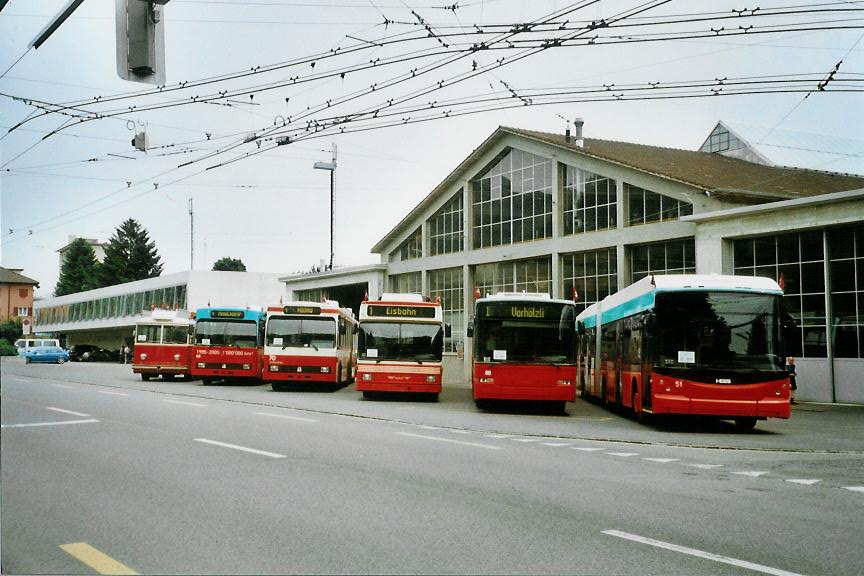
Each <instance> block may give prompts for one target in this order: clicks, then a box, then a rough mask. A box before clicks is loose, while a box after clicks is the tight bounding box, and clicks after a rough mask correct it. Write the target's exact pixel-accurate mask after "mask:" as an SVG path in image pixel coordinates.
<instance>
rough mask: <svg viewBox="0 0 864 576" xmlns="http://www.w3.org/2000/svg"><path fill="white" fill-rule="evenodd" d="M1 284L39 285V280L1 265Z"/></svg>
mask: <svg viewBox="0 0 864 576" xmlns="http://www.w3.org/2000/svg"><path fill="white" fill-rule="evenodd" d="M0 284H33V285H35V286H37V287H38V286H39V282H37V281H36V280H33V279H32V278H28V277H27V276H24V275H23V274H19V273H18V272H15V271H14V270H9V269H8V268H3V267H2V266H0Z"/></svg>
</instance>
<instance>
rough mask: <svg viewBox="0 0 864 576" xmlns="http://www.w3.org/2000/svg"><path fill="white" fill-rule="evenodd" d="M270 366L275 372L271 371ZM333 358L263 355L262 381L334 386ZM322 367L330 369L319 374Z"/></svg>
mask: <svg viewBox="0 0 864 576" xmlns="http://www.w3.org/2000/svg"><path fill="white" fill-rule="evenodd" d="M271 366H273V367H276V368H277V370H276V371H273V370H271V368H270V367H271ZM337 366H338V358H336V357H335V356H332V357H331V356H303V355H296V356H294V355H290V354H284V355H283V354H277V355H272V354H271V355H269V356H268V355H266V354H265V355H264V373H263V376H262V377H263V379H264V380H266V381H267V382H324V383H328V384H335V383H336V381H337V378H338V376H339V375H338V374H337V373H336V368H337ZM322 367H327V368H329V369H330V372H329V373H325V372H321V368H322Z"/></svg>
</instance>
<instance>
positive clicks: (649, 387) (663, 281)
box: [577, 275, 794, 429]
mask: <svg viewBox="0 0 864 576" xmlns="http://www.w3.org/2000/svg"><path fill="white" fill-rule="evenodd" d="M782 304H783V290H782V289H781V288H780V286H779V285H778V284H777V283H776V282H774V281H773V280H771V279H768V278H758V277H749V276H719V275H666V276H660V275H658V276H646V277H645V278H643V279H642V280H639V281H638V282H636V283H634V284H632V285H630V286H628V287H627V288H624V289H623V290H620V291H619V292H617V293H615V294H612V295H610V296H607V297H606V298H605V299H603V300H602V301H601V302H598V303H597V304H594V305H592V306H589V307H588V308H586V309H585V311H584V312H582V313H581V314H580V315H579V317H578V318H577V323H578V327H579V332H580V338H579V347H578V349H579V354H578V356H579V386H580V388H581V389H582V390H583V395H586V396H592V397H594V398H597V399H598V400H599V401H600V402H601V403H603V404H612V403H614V404H618V405H620V406H624V407H626V408H629V409H630V410H632V411H633V412H634V413H635V414H636V416H637V418H640V419H641V418H643V417H644V415H645V414H696V415H701V416H706V417H714V418H719V419H730V420H734V421H735V424H736V425H737V426H738V427H740V428H743V429H750V428H753V426H755V425H756V421H757V419H758V420H764V419H766V418H789V377H788V375H787V373H786V372H785V369H784V364H785V362H784V356H783V348H784V346H783V345H784V336H783V334H784V331H785V329H787V328H790V327H794V323H793V324H792V326H790V325H789V322H790V321H791V318H789V317H788V316H786V315H785V314H784V313H783V306H782ZM784 318H785V319H788V320H784Z"/></svg>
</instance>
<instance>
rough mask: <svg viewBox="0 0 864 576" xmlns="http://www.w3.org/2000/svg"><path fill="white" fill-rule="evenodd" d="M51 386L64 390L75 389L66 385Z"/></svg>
mask: <svg viewBox="0 0 864 576" xmlns="http://www.w3.org/2000/svg"><path fill="white" fill-rule="evenodd" d="M51 386H53V387H55V388H64V389H66V390H74V389H75V387H74V386H67V385H66V384H51Z"/></svg>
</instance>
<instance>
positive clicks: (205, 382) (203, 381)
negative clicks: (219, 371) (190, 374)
mask: <svg viewBox="0 0 864 576" xmlns="http://www.w3.org/2000/svg"><path fill="white" fill-rule="evenodd" d="M212 383H213V378H202V379H201V384H203V385H204V386H210V385H211V384H212Z"/></svg>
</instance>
